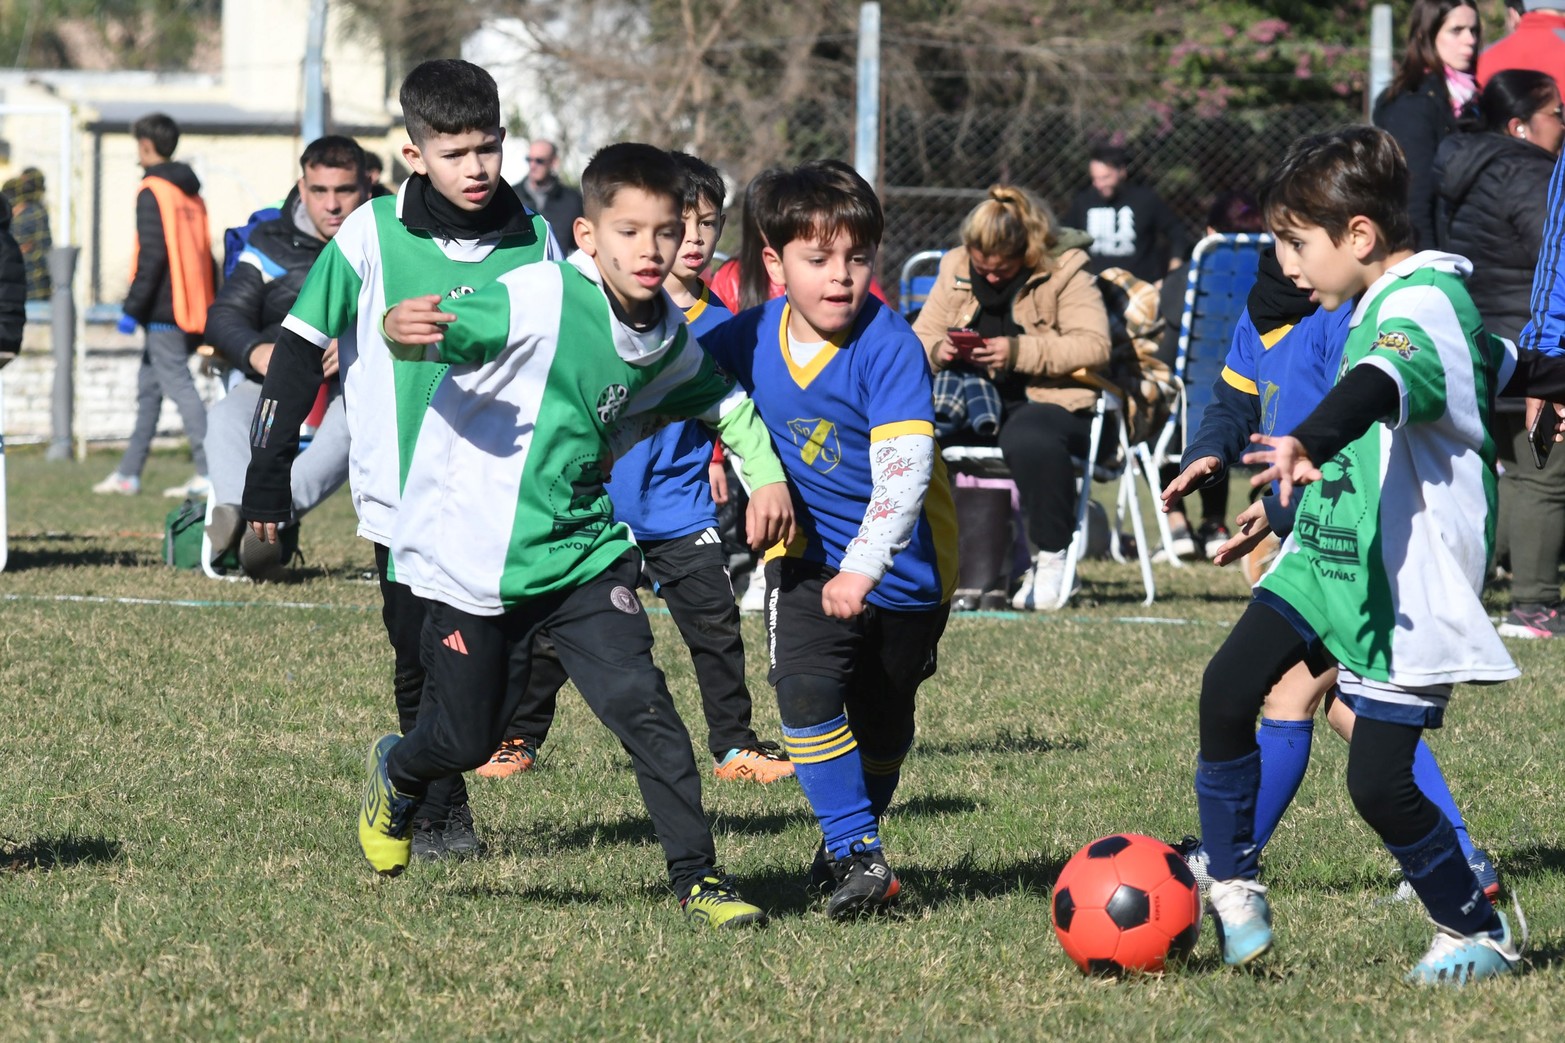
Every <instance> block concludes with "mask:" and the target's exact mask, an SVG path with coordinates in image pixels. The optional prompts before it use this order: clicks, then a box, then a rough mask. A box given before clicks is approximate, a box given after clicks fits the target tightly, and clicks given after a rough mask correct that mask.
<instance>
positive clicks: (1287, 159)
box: [1261, 127, 1417, 251]
mask: <svg viewBox="0 0 1565 1043" xmlns="http://www.w3.org/2000/svg"><path fill="white" fill-rule="evenodd" d="M1407 180H1408V175H1407V160H1406V159H1404V158H1403V156H1402V149H1401V147H1400V146H1398V145H1397V143H1396V139H1395V138H1393V137H1392V136H1391V135H1390V134H1388V133H1386V132H1385V131H1383V130H1381V129H1380V128H1379V127H1343V128H1341V129H1340V130H1333V131H1329V132H1327V133H1325V134H1313V135H1311V136H1309V137H1307V138H1300V139H1299V140H1298V141H1295V142H1294V143H1293V144H1292V145H1290V146H1289V147H1288V152H1287V154H1286V155H1284V156H1283V158H1282V162H1281V163H1280V164H1278V166H1277V169H1276V170H1273V171H1272V173H1271V175H1270V176H1269V177H1268V178H1267V179H1266V184H1265V185H1264V186H1262V188H1261V212H1262V214H1264V215H1265V218H1266V226H1267V227H1268V228H1270V229H1271V230H1272V231H1273V232H1276V231H1278V230H1279V229H1284V228H1291V227H1296V226H1298V225H1300V224H1310V225H1317V226H1319V227H1320V228H1323V229H1325V231H1326V234H1327V235H1329V236H1331V241H1332V242H1334V243H1340V242H1341V241H1342V238H1343V236H1344V235H1346V234H1347V231H1348V222H1350V221H1351V220H1352V219H1353V218H1354V217H1358V216H1363V217H1367V218H1369V219H1370V220H1371V221H1373V222H1375V224H1376V225H1377V226H1378V227H1379V229H1380V235H1381V238H1382V240H1383V243H1382V245H1383V246H1384V247H1385V249H1386V250H1388V251H1397V250H1410V249H1412V248H1413V246H1414V244H1415V243H1416V242H1417V236H1416V234H1415V233H1414V231H1413V220H1412V218H1410V217H1409V216H1408V212H1407Z"/></svg>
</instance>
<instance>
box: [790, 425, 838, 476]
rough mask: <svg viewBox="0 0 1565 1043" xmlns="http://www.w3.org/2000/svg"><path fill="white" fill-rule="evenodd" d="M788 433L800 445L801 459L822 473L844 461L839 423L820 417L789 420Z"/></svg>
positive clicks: (794, 442)
mask: <svg viewBox="0 0 1565 1043" xmlns="http://www.w3.org/2000/svg"><path fill="white" fill-rule="evenodd" d="M788 434H789V435H791V436H792V437H793V444H794V445H796V446H798V447H799V459H801V460H803V461H804V462H805V464H806V465H807V466H809V467H812V468H814V469H815V470H817V471H819V472H821V473H822V474H827V473H829V472H830V471H831V470H832V469H833V468H835V467H836V466H837V465H838V464H839V463H841V462H842V444H841V443H840V442H839V441H838V440H837V425H836V424H834V423H832V422H831V421H830V420H823V419H821V418H820V417H807V418H800V419H796V420H790V421H788Z"/></svg>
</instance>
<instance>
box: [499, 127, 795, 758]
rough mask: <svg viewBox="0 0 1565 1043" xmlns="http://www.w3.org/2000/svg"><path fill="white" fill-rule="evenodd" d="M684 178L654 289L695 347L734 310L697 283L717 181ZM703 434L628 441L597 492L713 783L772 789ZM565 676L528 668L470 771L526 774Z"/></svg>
mask: <svg viewBox="0 0 1565 1043" xmlns="http://www.w3.org/2000/svg"><path fill="white" fill-rule="evenodd" d="M670 156H672V157H673V160H674V164H675V166H677V167H678V168H679V169H680V172H681V174H683V175H684V179H685V204H684V220H685V236H684V242H683V243H682V244H681V245H680V248H679V252H678V253H677V254H675V256H674V267H673V269H672V270H671V271H670V272H669V273H668V278H667V279H666V280H665V281H664V283H663V289H664V291H665V292H667V293H668V295H669V297H670V298H671V299H672V300H673V302H674V304H676V305H677V306H678V307H679V308H680V309H681V310H682V311H683V312H684V316H685V323H686V325H687V326H688V328H689V330H690V332H691V333H692V334H693V335H694V336H695V337H696V338H697V339H698V340H699V339H700V337H701V336H702V335H703V334H704V333H706V331H707V330H710V329H712V328H713V327H715V326H717V325H719V324H721V323H722V322H723V321H724V320H726V319H729V318H732V317H733V313H732V312H730V311H729V310H728V308H727V307H726V306H724V304H723V302H722V301H721V300H719V299H718V298H717V296H716V295H715V294H714V293H712V291H711V290H710V289H708V288H707V286H706V284H705V283H703V282H702V281H701V272H702V271H703V270H704V269H705V268H706V266H707V265H708V264H710V263H711V260H712V254H713V252H714V251H716V249H717V238H718V236H720V235H721V234H722V232H723V197H724V195H725V194H726V192H725V189H724V186H723V176H722V175H721V174H719V173H718V172H717V171H716V170H714V169H713V168H712V167H711V166H710V165H709V164H707V163H704V162H702V161H701V160H699V159H697V158H696V157H694V156H691V155H687V154H686V153H683V152H671V153H670ZM711 461H712V434H711V431H710V430H709V429H708V428H707V427H706V425H704V424H702V423H701V422H700V421H696V420H682V421H679V422H678V423H674V424H670V425H669V426H668V427H665V428H663V429H662V430H661V431H659V432H658V433H656V434H655V435H653V436H652V437H650V438H648V439H645V440H644V441H641V442H638V443H637V444H636V445H635V446H633V447H632V448H631V449H630V450H629V451H628V452H626V453H625V454H624V455H623V456H621V457H620V458H619V459H618V460H617V461H615V463H614V472H613V476H612V478H610V480H609V481H608V483H607V485H606V486H605V488H606V489H607V491H608V494H609V499H610V500H612V501H613V503H614V520H615V521H620V522H624V523H625V524H626V525H629V526H630V531H631V532H632V533H633V534H634V535H635V537H636V543H637V544H638V545H639V546H640V547H641V553H642V556H643V558H644V560H645V564H646V572H647V575H648V576H650V577H651V578H652V580H653V582H654V583H656V584H657V590H658V593H659V595H660V596H661V597H662V598H663V600H664V601H665V602H666V603H667V604H668V611H669V614H670V615H671V616H673V618H674V623H675V625H677V626H678V627H679V635H680V637H682V638H684V641H685V644H686V646H687V647H689V649H690V660H691V663H692V664H693V665H694V667H695V671H696V684H697V685H698V686H699V687H700V689H701V709H702V711H703V712H704V713H705V716H706V727H707V742H708V747H709V748H710V749H711V751H712V759H713V761H714V762H715V764H716V768H715V770H714V774H715V775H716V776H717V777H718V778H719V779H726V780H748V781H752V782H761V783H767V782H776V781H777V780H778V779H784V778H787V777H789V776H790V775H792V774H793V765H791V764H789V763H788V758H787V757H785V756H783V755H782V753H781V750H780V748H779V747H778V745H777V744H776V743H772V742H765V743H763V742H761V740H760V739H759V738H758V737H757V736H756V734H755V732H754V731H753V730H752V729H751V727H750V709H751V701H750V689H749V688H748V687H747V686H746V684H745V679H744V638H743V637H742V636H741V635H740V633H739V607H738V605H737V604H736V603H735V602H734V588H733V585H732V584H731V583H730V582H729V579H728V567H727V555H726V554H725V553H724V552H723V546H722V541H721V540H720V539H719V538H718V535H717V505H716V504H715V503H713V502H712V488H711V484H710V481H709V477H708V473H707V469H708V467H709V466H710V464H711ZM564 681H565V677H564V674H563V673H562V672H561V671H559V670H557V669H554V668H553V665H552V664H550V667H549V668H548V669H546V670H542V671H535V672H534V675H533V683H532V685H530V686H529V691H528V693H527V697H526V698H524V699H523V701H522V705H521V707H520V708H519V709H518V711H517V714H516V716H515V717H514V718H513V719H512V721H511V726H510V728H509V729H507V732H506V739H505V741H504V742H502V743H501V744H500V748H499V749H497V750H496V751H495V753H494V756H493V757H491V758H490V761H489V763H488V764H486V765H484V766H483V767H480V768H479V769H478V773H479V774H480V775H485V776H489V777H499V778H503V777H505V776H507V775H511V774H515V773H516V772H519V771H526V770H527V769H528V768H531V767H532V765H533V763H534V762H535V761H536V759H537V756H538V749H539V747H540V746H542V745H543V741H544V739H545V738H546V737H547V736H548V734H549V728H550V726H551V724H552V723H553V720H554V709H555V700H556V697H557V696H558V694H559V690H560V686H561V685H562V684H563V683H564Z"/></svg>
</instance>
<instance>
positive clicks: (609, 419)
mask: <svg viewBox="0 0 1565 1043" xmlns="http://www.w3.org/2000/svg"><path fill="white" fill-rule="evenodd" d="M629 398H630V389H629V388H627V387H626V386H625V385H624V384H610V385H609V386H608V387H606V388H604V389H603V390H602V391H600V392H598V419H599V420H601V421H603V423H605V424H612V423H614V421H616V420H618V419H619V411H620V410H621V409H624V408H625V402H626V400H627V399H629Z"/></svg>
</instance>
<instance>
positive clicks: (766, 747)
mask: <svg viewBox="0 0 1565 1043" xmlns="http://www.w3.org/2000/svg"><path fill="white" fill-rule="evenodd" d="M746 750H748V751H750V752H751V753H754V754H757V755H759V756H762V757H765V758H766V759H767V760H769V761H785V760H787V759H788V755H787V754H786V753H784V752H783V748H782V747H781V746H780V745H778V744H777V743H775V742H753V743H751V744H750V745H748V746H741V747H739V752H740V753H743V752H745V751H746Z"/></svg>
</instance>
